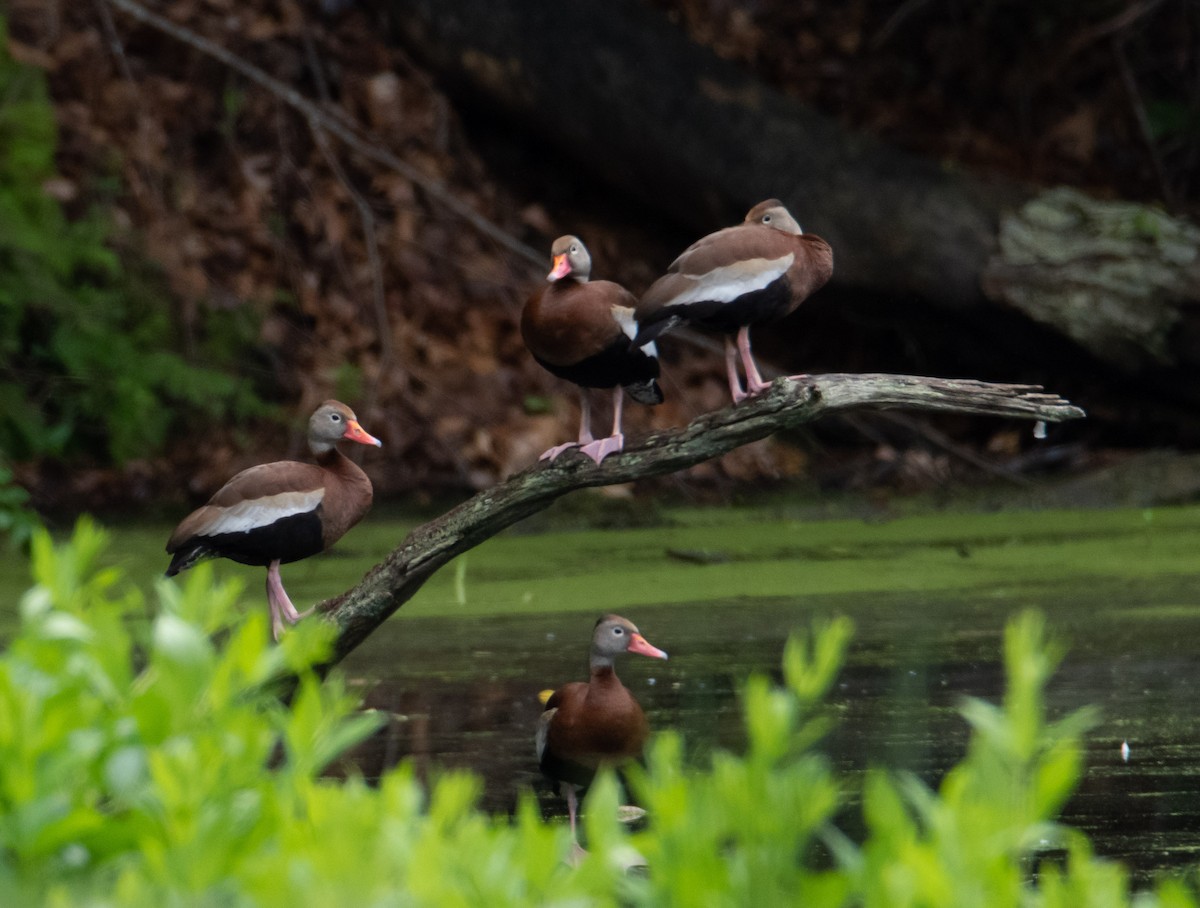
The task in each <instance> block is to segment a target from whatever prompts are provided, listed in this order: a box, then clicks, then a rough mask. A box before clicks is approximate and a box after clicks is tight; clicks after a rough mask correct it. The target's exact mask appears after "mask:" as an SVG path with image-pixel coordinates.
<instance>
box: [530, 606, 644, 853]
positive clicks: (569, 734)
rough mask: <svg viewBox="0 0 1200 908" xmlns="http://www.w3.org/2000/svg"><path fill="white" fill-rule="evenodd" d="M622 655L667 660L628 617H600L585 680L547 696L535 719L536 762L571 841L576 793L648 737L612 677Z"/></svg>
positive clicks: (631, 701)
mask: <svg viewBox="0 0 1200 908" xmlns="http://www.w3.org/2000/svg"><path fill="white" fill-rule="evenodd" d="M625 653H637V654H638V655H641V656H649V657H650V658H652V659H666V658H667V654H666V653H664V652H663V651H662V650H660V649H658V648H657V647H655V646H651V645H650V643H648V642H647V641H646V638H645V637H643V636H642V635H641V634H640V633H639V632H638V629H637V627H636V626H635V625H634V624H633V622H632V621H629V620H628V619H626V618H622V617H621V616H620V615H605V616H604V617H602V618H601V619H600V620H599V621H597V622H596V628H595V631H594V632H593V633H592V646H591V651H590V655H589V660H588V665H589V669H590V672H589V677H588V680H587V681H572V682H570V683H569V684H564V685H563V686H562V687H560V688H559V689H558V690H556V691H555V692H554V693H553V694H551V696H550V698H549V699H548V700H547V701H546V704H545V708H544V710H543V712H542V716H541V719H540V720H539V722H538V729H537V755H538V765H539V767H540V769H541V771H542V773H543V774H545V775H546V776H547V777H549V778H550V779H551V780H553V781H554V782H557V783H558V785H559V790H560V791H561V792H562V794H563V796H564V797H565V798H566V799H567V811H568V814H569V816H570V822H571V835H572V837H575V838H576V841H578V838H577V837H576V835H575V815H576V807H577V796H578V791H579V790H580V789H583V788H586V787H587V786H588V785H589V784H591V781H592V778H593V776H595V775H596V772H597V770H598V769H599V768H600V767H601V766H611V765H617V764H620V763H622V762H625V761H626V760H630V759H633V758H635V757H639V756H641V753H642V748H643V747H644V746H645V744H646V739H647V738H648V737H649V735H650V723H649V722H648V721H647V720H646V714H645V713H643V712H642V707H641V706H640V705H638V702H637V700H636V699H635V698H634V696H633V694H632V693H630V692H629V689H628V688H627V687H625V685H624V684H622V683H621V682H620V680H619V679H618V678H617V673H616V669H615V667H614V662H615V660H616V659H617V657H618V656H622V655H624V654H625Z"/></svg>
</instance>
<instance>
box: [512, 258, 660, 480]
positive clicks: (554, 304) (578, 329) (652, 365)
mask: <svg viewBox="0 0 1200 908" xmlns="http://www.w3.org/2000/svg"><path fill="white" fill-rule="evenodd" d="M550 255H551V258H552V266H553V267H552V268H551V270H550V273H549V274H548V275H546V279H547V280H548V281H549V282H550V283H549V285H548V286H545V287H542V288H541V289H540V290H539V291H538V292H537V293H535V294H534V295H533V296H532V297H530V299H529V301H528V302H527V303H526V304H525V308H524V310H523V311H522V312H521V337H522V338H524V340H525V346H526V347H528V348H529V352H530V353H532V354H533V358H534V359H535V360H537V361H538V363H539V364H540V365H541V366H542V367H543V368H545V369H546V370H547V371H548V372H550V373H551V374H552V375H556V376H558V377H559V378H563V379H566V380H567V381H569V382H573V383H574V384H576V385H578V386H579V399H580V414H579V440H578V442H568V443H567V444H562V445H557V446H555V447H553V448H550V449H549V450H547V451H545V452H543V453H542V455H541V457H540V458H539V459H540V460H553V459H554V458H556V457H557V456H558V455H559V454H561V453H562V452H563V451H566V450H568V449H570V448H575V447H577V448H579V449H580V450H581V451H582V452H583V453H584V454H586V455H587V456H588V457H590V458H592V460H594V461H595V462H596V463H600V461H602V460H603V459H604V458H605V457H607V456H608V455H609V454H613V453H616V452H617V451H620V450H621V449H622V448H623V447H624V446H625V436H624V435H623V434H622V432H621V415H622V404H623V401H624V398H623V397H622V394H621V392H622V389H624V391H625V392H627V393H628V394H629V396H630V397H632V398H633V399H634V400H636V401H637V402H638V403H643V404H650V405H653V404H659V403H662V400H663V394H662V389H661V388H660V387H659V385H658V375H659V365H658V351H657V350H656V349H655V346H654V343H653V342H652V341H643V342H641V343H634V340H633V339H634V336H635V335H636V334H637V333H638V326H637V323H636V322H635V321H634V307H635V306H636V305H637V299H636V298H635V297H634V296H633V294H632V293H630V292H629V291H628V290H626V289H625V288H624V287H622V286H621V285H620V284H615V283H613V282H612V281H593V280H590V278H591V274H592V257H591V255H590V254H589V253H588V250H587V247H586V246H584V245H583V241H582V240H580V239H579V237H576V236H561V237H559V238H558V239H557V240H555V241H554V244H553V246H552V247H551V249H550ZM589 388H611V389H612V407H613V425H612V434H610V435H609V436H608V437H607V438H601V439H594V438H593V437H592V416H591V402H590V399H589V396H588V389H589Z"/></svg>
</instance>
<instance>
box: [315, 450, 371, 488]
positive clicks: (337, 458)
mask: <svg viewBox="0 0 1200 908" xmlns="http://www.w3.org/2000/svg"><path fill="white" fill-rule="evenodd" d="M313 455H314V456H315V457H316V460H317V464H318V466H320V467H322V468H324V469H325V470H327V471H329V472H330V473H333V474H334V475H335V476H337V477H339V478H340V479H342V480H344V481H345V482H347V483H351V484H355V483H364V482H365V483H368V484H370V480H369V479H368V478H367V474H366V473H364V472H363V470H362V467H360V466H359V465H358V464H356V463H355V462H354V461H353V460H351V459H350V458H349V457H347V456H346V455H345V454H343V453H342V452H341V451H340V450H338V448H337V447H336V446H334V447H330V448H326V449H325V450H323V451H318V450H316V448H315V447H314V449H313Z"/></svg>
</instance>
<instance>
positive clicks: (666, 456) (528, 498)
mask: <svg viewBox="0 0 1200 908" xmlns="http://www.w3.org/2000/svg"><path fill="white" fill-rule="evenodd" d="M896 407H904V408H907V409H913V410H922V411H926V412H944V413H970V414H978V415H988V416H1000V417H1009V418H1015V419H1028V420H1042V421H1045V422H1061V421H1064V420H1068V419H1078V418H1080V417H1082V416H1083V415H1084V412H1083V410H1081V409H1080V408H1078V407H1076V406H1074V405H1072V404H1071V403H1069V402H1068V401H1065V400H1063V399H1062V398H1060V397H1058V396H1057V395H1054V394H1046V393H1043V392H1042V389H1041V388H1040V387H1037V386H1034V385H1006V384H989V383H987V382H979V381H969V380H952V379H939V378H921V377H917V376H908V375H847V374H833V375H815V376H811V377H810V378H809V379H808V380H806V381H793V380H790V379H787V378H781V379H776V380H775V382H773V383H772V385H771V387H770V389H769V390H768V391H766V392H764V393H763V394H761V395H759V396H757V397H754V398H751V399H749V400H746V401H744V402H743V403H741V404H739V405H738V406H736V407H727V408H725V409H723V410H718V411H716V412H713V413H708V414H705V415H703V416H700V417H698V418H696V419H694V420H692V422H691V423H689V424H688V425H687V426H685V427H684V428H682V429H677V430H672V431H669V432H660V433H656V434H654V435H650V436H648V437H647V438H645V439H643V440H642V441H640V442H636V443H633V444H630V445H629V446H628V447H626V449H625V450H624V452H622V453H621V454H616V455H612V456H610V457H608V458H606V459H605V460H604V461H603V463H601V464H599V465H596V464H595V463H593V462H592V461H591V460H590V459H588V458H587V457H585V456H583V455H581V454H578V453H577V452H568V453H566V454H563V455H561V456H560V457H559V458H558V459H557V460H555V461H553V462H546V463H537V464H534V465H533V466H531V467H529V468H528V469H526V470H523V471H522V472H520V473H518V474H516V475H515V476H512V477H510V478H509V479H507V480H505V481H504V482H502V483H500V484H499V485H497V486H494V487H492V488H490V489H487V490H485V491H483V492H480V493H479V494H477V495H475V496H474V497H473V498H470V499H468V500H467V501H465V502H463V503H462V504H460V505H458V506H457V507H455V508H453V509H452V510H450V511H448V512H447V513H446V514H444V515H442V516H441V517H438V518H437V519H435V520H432V521H430V522H429V523H426V524H424V525H423V526H420V527H418V528H416V529H415V530H413V531H412V532H411V533H410V534H409V535H408V537H407V538H406V539H405V540H404V541H403V542H402V543H401V544H400V545H399V546H397V547H396V548H395V549H394V550H393V551H392V552H391V554H390V555H388V557H387V558H386V559H385V560H384V561H383V562H382V563H381V564H378V565H376V566H375V567H374V568H372V569H371V571H370V572H368V573H367V575H366V576H365V577H364V578H363V579H362V581H361V582H360V583H359V584H358V585H357V586H355V587H354V588H353V589H351V590H349V591H348V592H346V593H343V594H342V595H340V596H337V597H335V598H333V599H329V600H326V601H325V602H322V603H320V604H319V605H318V606H317V607H316V611H317V612H318V613H319V614H322V615H324V616H325V617H326V618H327V619H329V620H331V621H333V622H335V623H336V624H337V626H338V629H339V635H338V639H337V643H336V645H335V648H334V656H333V659H332V662H331V664H334V663H336V662H338V661H340V660H341V659H343V658H344V657H345V656H346V655H347V654H348V653H350V652H351V651H352V650H353V649H354V648H355V647H356V646H358V645H359V644H360V643H362V642H363V640H365V639H366V638H367V636H368V635H369V634H370V633H371V632H372V631H373V630H374V629H375V628H376V627H378V626H379V625H380V624H381V623H383V621H384V620H386V619H387V618H388V617H389V616H390V615H391V614H392V613H393V612H395V611H396V609H398V608H400V606H401V605H403V604H404V603H405V602H407V601H408V600H409V599H411V598H412V597H413V595H415V594H416V592H417V590H419V589H420V588H421V586H422V585H423V584H424V583H425V581H426V580H428V579H429V578H430V577H431V576H432V575H433V573H434V572H435V571H437V570H438V568H440V567H442V566H443V565H444V564H446V563H447V562H449V561H450V560H451V559H453V558H454V557H455V556H457V555H460V554H462V553H463V552H465V551H467V550H468V549H470V548H473V547H474V546H476V545H479V544H480V543H481V542H483V541H484V540H486V539H488V538H490V537H491V536H494V535H495V534H496V533H498V532H500V531H501V530H503V529H505V528H506V527H508V526H511V525H512V524H514V523H516V522H518V521H519V520H522V519H524V518H526V517H528V516H530V515H531V514H535V513H537V512H538V511H541V510H543V509H544V508H546V507H548V506H549V505H550V504H551V503H553V502H554V501H555V500H556V499H557V498H560V497H561V496H563V495H565V494H567V493H568V492H572V491H575V490H576V489H583V488H588V487H593V486H604V485H615V484H619V483H626V482H632V481H634V480H637V479H644V478H647V477H650V476H658V475H661V474H663V473H670V472H674V471H676V470H682V469H686V468H687V467H690V466H694V465H696V464H698V463H701V462H703V461H705V460H710V459H712V458H714V457H720V456H722V455H723V454H727V453H729V452H730V451H732V450H733V449H734V448H737V447H739V446H741V445H744V444H749V443H750V442H752V441H758V440H759V439H762V438H766V437H767V436H769V435H772V434H774V433H775V432H779V431H782V430H785V429H791V428H794V427H796V426H799V425H803V424H805V423H809V422H812V421H813V420H816V419H820V418H822V417H824V416H828V415H830V414H831V413H838V412H841V411H844V410H851V409H890V408H896Z"/></svg>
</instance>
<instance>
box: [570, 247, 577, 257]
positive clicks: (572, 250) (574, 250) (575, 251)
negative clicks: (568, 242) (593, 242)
mask: <svg viewBox="0 0 1200 908" xmlns="http://www.w3.org/2000/svg"><path fill="white" fill-rule="evenodd" d="M577 252H579V247H578V246H572V247H571V254H572V255H574V254H575V253H577Z"/></svg>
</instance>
